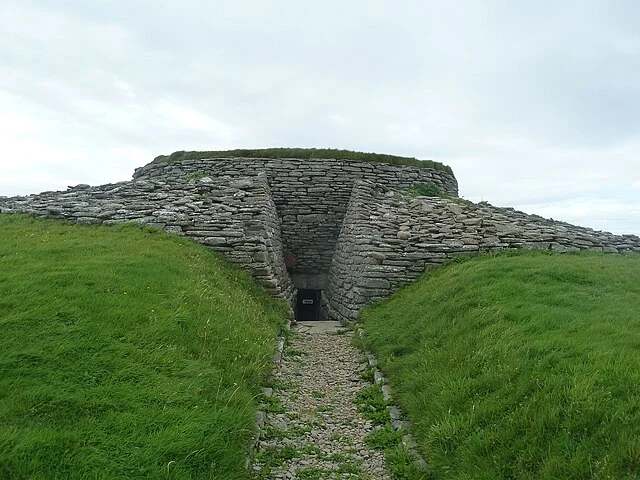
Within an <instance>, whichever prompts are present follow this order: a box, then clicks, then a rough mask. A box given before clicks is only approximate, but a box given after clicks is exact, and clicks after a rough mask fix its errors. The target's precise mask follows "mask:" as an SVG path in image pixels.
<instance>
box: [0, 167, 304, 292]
mask: <svg viewBox="0 0 640 480" xmlns="http://www.w3.org/2000/svg"><path fill="white" fill-rule="evenodd" d="M0 213H30V214H34V215H37V216H43V217H51V218H60V219H64V220H69V221H73V222H76V223H83V224H90V225H114V224H119V223H128V222H135V223H140V224H144V225H150V226H154V227H157V228H159V229H164V230H166V231H168V232H172V233H176V234H179V235H184V236H186V237H189V238H191V239H193V240H195V241H197V242H199V243H202V244H204V245H206V246H208V247H210V248H213V249H214V250H216V251H218V252H221V253H222V254H223V255H224V256H225V258H226V259H227V260H229V261H231V262H232V263H235V264H238V265H241V266H243V267H244V268H246V269H247V270H249V272H250V273H251V274H252V275H253V277H254V278H255V279H256V280H258V281H259V282H261V283H262V284H263V285H265V286H267V287H268V288H269V289H270V290H271V292H272V293H274V294H276V295H279V296H282V297H284V298H285V299H287V300H291V298H292V296H293V289H292V285H291V282H290V279H289V275H288V273H287V269H286V266H285V264H284V259H283V256H282V239H281V237H280V225H279V219H278V215H277V213H276V209H275V205H274V203H273V200H272V197H271V192H270V190H269V186H268V184H267V181H266V177H265V176H264V174H263V175H258V176H254V177H252V178H236V179H234V180H229V179H222V180H212V179H210V178H202V179H200V180H199V181H191V182H187V181H182V182H180V181H161V180H159V179H158V180H153V181H152V180H134V181H131V182H122V183H116V184H108V185H102V186H98V187H89V186H88V185H79V186H77V187H73V188H70V189H69V190H67V191H64V192H44V193H41V194H39V195H31V196H28V197H12V198H1V197H0Z"/></svg>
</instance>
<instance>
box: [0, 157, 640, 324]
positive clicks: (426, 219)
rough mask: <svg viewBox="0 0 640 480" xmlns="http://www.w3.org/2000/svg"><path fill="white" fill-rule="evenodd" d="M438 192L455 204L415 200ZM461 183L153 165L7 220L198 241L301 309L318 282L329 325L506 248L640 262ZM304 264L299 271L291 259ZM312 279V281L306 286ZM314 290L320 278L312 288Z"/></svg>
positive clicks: (291, 169) (233, 165) (60, 195)
mask: <svg viewBox="0 0 640 480" xmlns="http://www.w3.org/2000/svg"><path fill="white" fill-rule="evenodd" d="M419 184H432V185H435V186H437V187H438V188H439V189H440V190H441V191H443V192H445V193H446V194H447V195H448V196H449V198H434V197H407V196H405V195H402V194H401V193H399V191H402V190H404V189H408V188H410V187H412V186H414V185H419ZM457 188H458V187H457V182H456V180H455V177H454V176H453V174H451V173H449V172H446V171H441V170H434V169H429V168H417V167H412V166H403V165H389V164H382V163H367V162H358V161H346V160H318V159H313V160H297V159H253V158H226V159H208V160H183V161H178V162H175V163H156V164H153V163H152V164H149V165H147V166H145V167H142V168H140V169H137V170H136V172H135V174H134V179H133V180H132V181H128V182H121V183H115V184H107V185H101V186H97V187H90V186H89V185H77V186H75V187H70V188H69V189H68V190H66V191H61V192H43V193H41V194H38V195H29V196H20V197H10V198H7V197H0V213H31V214H35V215H37V216H42V217H52V218H61V219H65V220H70V221H73V222H77V223H84V224H91V225H112V224H119V223H126V222H136V223H140V224H145V225H151V226H154V227H157V228H160V229H164V230H166V231H168V232H172V233H175V234H179V235H184V236H186V237H190V238H192V239H193V240H195V241H197V242H200V243H202V244H204V245H206V246H207V247H210V248H212V249H214V250H216V251H218V252H221V253H222V254H223V255H224V256H225V257H226V258H227V259H228V260H229V261H231V262H233V263H236V264H238V265H241V266H242V267H244V268H246V269H247V270H248V271H249V272H250V273H251V274H252V275H253V277H254V278H255V279H256V280H258V281H259V282H260V283H262V284H263V285H265V286H267V287H268V288H269V289H270V290H271V292H272V293H273V294H274V295H279V296H282V297H283V298H285V299H287V300H288V301H291V300H292V299H293V297H294V292H295V289H294V285H293V283H292V277H293V280H294V281H296V282H297V281H298V280H297V279H296V277H295V274H300V273H302V274H307V273H308V274H319V275H318V276H319V277H322V278H321V286H320V284H316V285H312V284H311V285H304V286H303V285H300V284H298V283H296V285H295V286H297V287H299V288H312V289H322V290H324V292H323V295H322V313H323V318H331V319H339V320H347V321H351V320H354V319H355V318H356V317H357V315H358V312H359V310H360V309H361V308H362V307H363V306H364V305H367V304H369V303H370V302H372V301H374V300H379V299H382V298H386V297H388V296H389V295H390V294H391V293H392V292H393V291H394V290H396V289H397V288H399V287H400V286H402V285H406V284H407V283H410V282H412V281H414V280H415V279H416V278H417V277H418V276H420V275H421V274H422V273H423V272H424V271H425V270H428V269H430V268H433V267H435V266H437V265H440V264H442V262H444V261H445V260H447V259H448V258H452V257H454V256H457V255H462V254H475V253H480V252H491V251H496V250H500V249H503V248H528V249H549V250H553V251H557V252H569V251H576V250H589V251H599V252H608V253H626V252H640V238H639V237H638V236H635V235H613V234H611V233H608V232H600V231H595V230H592V229H590V228H584V227H578V226H575V225H571V224H568V223H564V222H557V221H553V220H547V219H544V218H542V217H539V216H537V215H527V214H525V213H522V212H518V211H515V210H513V209H510V208H497V207H494V206H492V205H489V204H488V203H485V202H483V203H479V204H474V203H471V202H467V201H463V200H460V199H459V198H457ZM284 251H289V252H291V253H292V256H293V258H295V266H292V267H291V268H290V269H289V270H287V267H286V265H285V262H284V256H283V252H284ZM307 280H308V279H307ZM313 281H316V280H315V279H313V278H312V279H311V283H313Z"/></svg>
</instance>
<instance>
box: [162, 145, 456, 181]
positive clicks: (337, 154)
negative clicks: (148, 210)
mask: <svg viewBox="0 0 640 480" xmlns="http://www.w3.org/2000/svg"><path fill="white" fill-rule="evenodd" d="M203 158H300V159H313V158H334V159H338V160H359V161H363V162H378V163H390V164H393V165H411V166H414V167H419V168H433V169H435V170H442V171H444V172H449V173H450V174H452V175H453V171H452V170H451V167H449V166H448V165H443V164H442V163H439V162H434V161H433V160H418V159H417V158H414V157H399V156H397V155H387V154H383V153H364V152H354V151H351V150H338V149H335V148H259V149H240V150H218V151H209V152H185V151H179V152H174V153H172V154H171V155H159V156H157V157H156V158H155V159H154V160H153V162H151V163H169V162H177V161H180V160H200V159H203Z"/></svg>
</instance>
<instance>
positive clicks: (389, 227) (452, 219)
mask: <svg viewBox="0 0 640 480" xmlns="http://www.w3.org/2000/svg"><path fill="white" fill-rule="evenodd" d="M505 248H526V249H533V250H553V251H556V252H572V251H580V250H587V251H592V252H607V253H630V252H640V238H639V237H638V236H636V235H613V234H611V233H609V232H601V231H595V230H593V229H591V228H585V227H579V226H576V225H571V224H569V223H565V222H558V221H554V220H549V219H545V218H542V217H540V216H537V215H528V214H526V213H523V212H519V211H516V210H514V209H512V208H498V207H494V206H492V205H490V204H488V203H486V202H482V203H479V204H474V203H471V202H468V201H462V200H460V199H446V198H436V197H415V198H412V197H407V196H404V195H401V194H398V193H397V192H394V191H392V190H390V189H388V188H385V187H384V186H381V185H379V184H375V183H372V182H367V181H361V182H359V183H358V185H356V187H355V188H354V191H353V195H352V197H351V201H350V202H349V207H348V209H347V214H346V216H345V218H344V223H343V226H342V230H341V233H340V236H339V238H338V241H337V244H336V248H335V254H334V257H333V262H332V265H331V270H330V274H329V290H328V291H327V293H326V296H327V298H328V299H329V301H328V303H327V305H326V308H327V309H328V313H327V315H328V316H329V317H331V318H337V319H341V320H348V321H351V320H354V319H355V318H356V317H357V315H358V312H359V310H360V309H361V308H362V307H363V306H365V305H367V304H369V303H371V302H373V301H376V300H380V299H384V298H386V297H388V296H389V295H390V294H391V293H392V292H393V291H395V290H397V289H398V288H399V287H400V286H403V285H406V284H408V283H411V282H413V281H415V280H416V279H417V278H418V277H419V276H420V275H421V274H422V273H423V272H424V271H425V270H428V269H430V268H433V267H436V266H438V265H440V264H442V263H443V262H444V261H446V260H447V259H450V258H453V257H455V256H458V255H463V254H467V255H468V254H477V253H481V252H493V251H497V250H501V249H505Z"/></svg>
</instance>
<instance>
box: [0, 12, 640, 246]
mask: <svg viewBox="0 0 640 480" xmlns="http://www.w3.org/2000/svg"><path fill="white" fill-rule="evenodd" d="M250 3H251V5H250V7H249V5H248V3H247V2H231V1H227V0H221V1H219V2H204V1H198V0H185V1H184V2H182V3H180V4H177V3H174V4H172V3H165V4H158V3H157V2H156V3H152V2H147V1H143V2H125V1H123V0H112V1H110V2H85V1H81V0H69V1H66V2H63V3H61V2H49V1H45V0H20V1H17V0H6V1H5V2H2V3H1V4H0V91H1V92H3V93H2V94H0V128H1V130H0V141H1V142H2V144H3V151H4V153H5V155H4V156H3V157H2V158H0V163H1V164H2V167H3V169H2V175H0V195H2V194H5V195H6V194H8V193H12V192H17V191H21V192H24V191H25V190H26V191H38V190H41V189H50V188H64V187H65V186H66V185H68V184H75V183H104V182H111V181H116V180H125V179H127V178H129V177H130V175H131V173H132V172H133V169H134V168H135V167H138V166H141V165H142V164H144V163H147V162H148V161H151V160H152V158H153V157H155V156H156V155H158V154H162V153H171V152H172V151H175V150H190V149H207V150H209V149H223V148H250V147H267V146H317V147H335V148H351V149H357V150H364V151H379V152H384V153H392V154H393V153H395V154H399V155H410V156H417V157H419V158H425V159H433V160H437V161H441V162H443V163H446V164H449V165H451V166H452V167H453V168H454V171H455V173H456V175H457V177H458V180H459V183H460V187H461V188H460V192H461V194H462V195H463V196H465V197H468V198H470V199H472V200H480V199H484V200H488V201H490V202H491V203H494V204H497V205H502V206H514V207H519V208H525V207H526V208H527V209H528V210H527V211H531V213H540V214H543V215H546V214H547V213H548V214H549V215H552V216H554V217H558V218H561V219H573V221H576V222H579V223H583V224H585V225H592V226H598V228H604V229H612V230H619V231H625V230H628V231H633V232H636V233H640V226H639V225H638V223H637V221H636V220H635V219H634V218H633V215H634V214H636V213H637V206H638V204H639V203H640V200H639V199H638V197H639V196H640V195H638V189H639V187H638V185H639V183H638V180H637V179H638V178H639V177H640V162H638V158H640V137H638V135H637V132H638V131H640V117H639V116H638V115H637V112H638V111H640V61H639V60H638V58H639V57H638V51H639V48H640V47H639V46H640V37H639V36H638V31H637V18H638V16H640V6H638V4H637V3H636V2H633V1H631V0H627V1H618V2H607V3H604V2H598V1H595V0H586V1H581V2H577V1H575V2H574V1H567V2H556V3H554V4H553V5H546V4H540V3H535V2H530V3H523V2H505V1H501V0H487V1H486V2H476V1H473V0H469V1H462V0H461V1H460V2H455V3H446V2H444V3H443V2H437V1H435V0H425V1H418V0H400V1H399V2H395V3H393V4H391V3H389V2H383V1H377V0H375V1H366V2H365V1H364V0H354V1H352V2H341V1H337V0H329V1H327V2H324V3H322V4H313V3H304V2H302V3H301V2H295V1H293V0H275V1H274V2H271V3H261V2H250ZM194 12H197V14H194ZM15 159H19V160H15ZM629 212H631V213H632V214H629Z"/></svg>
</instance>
